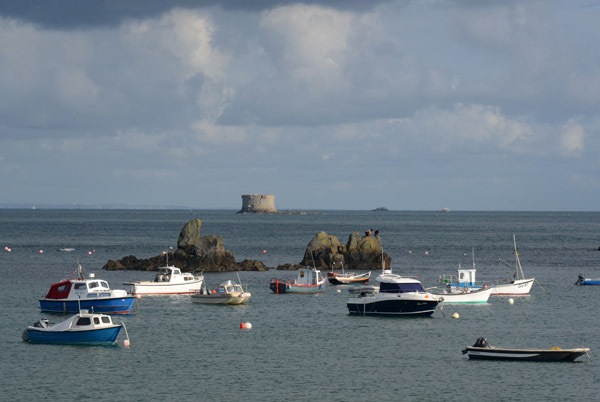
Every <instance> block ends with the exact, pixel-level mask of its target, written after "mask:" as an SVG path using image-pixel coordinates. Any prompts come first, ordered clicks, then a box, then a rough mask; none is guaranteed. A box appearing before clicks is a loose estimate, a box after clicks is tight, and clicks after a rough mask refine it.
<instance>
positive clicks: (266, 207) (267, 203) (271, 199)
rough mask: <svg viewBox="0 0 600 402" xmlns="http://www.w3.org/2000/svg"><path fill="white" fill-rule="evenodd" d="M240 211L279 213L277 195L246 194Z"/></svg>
mask: <svg viewBox="0 0 600 402" xmlns="http://www.w3.org/2000/svg"><path fill="white" fill-rule="evenodd" d="M239 212H240V213H258V214H261V213H263V214H264V213H267V214H268V213H277V209H275V195H273V194H244V195H242V209H241V210H240V211H239Z"/></svg>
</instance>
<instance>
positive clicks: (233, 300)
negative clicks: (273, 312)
mask: <svg viewBox="0 0 600 402" xmlns="http://www.w3.org/2000/svg"><path fill="white" fill-rule="evenodd" d="M250 296H251V294H250V293H244V294H242V295H219V294H208V295H202V294H193V295H192V296H191V297H192V302H194V303H200V304H230V305H239V304H245V303H246V302H247V301H248V300H249V299H250Z"/></svg>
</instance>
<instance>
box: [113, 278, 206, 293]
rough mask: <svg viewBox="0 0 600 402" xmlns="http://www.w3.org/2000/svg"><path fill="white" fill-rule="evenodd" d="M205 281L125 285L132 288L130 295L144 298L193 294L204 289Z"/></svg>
mask: <svg viewBox="0 0 600 402" xmlns="http://www.w3.org/2000/svg"><path fill="white" fill-rule="evenodd" d="M203 281H204V280H203V279H199V280H194V281H186V282H183V283H171V284H170V283H160V282H150V281H148V282H131V283H129V282H128V283H125V284H126V285H129V287H130V293H131V294H135V295H142V296H151V295H176V294H192V293H196V292H199V291H200V289H202V283H203Z"/></svg>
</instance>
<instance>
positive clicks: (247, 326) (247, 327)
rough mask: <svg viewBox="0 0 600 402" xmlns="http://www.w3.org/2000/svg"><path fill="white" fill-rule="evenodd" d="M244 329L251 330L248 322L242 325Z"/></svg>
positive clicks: (250, 324)
mask: <svg viewBox="0 0 600 402" xmlns="http://www.w3.org/2000/svg"><path fill="white" fill-rule="evenodd" d="M244 329H252V323H249V322H246V323H244Z"/></svg>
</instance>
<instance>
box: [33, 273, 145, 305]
mask: <svg viewBox="0 0 600 402" xmlns="http://www.w3.org/2000/svg"><path fill="white" fill-rule="evenodd" d="M78 271H79V279H69V278H67V279H65V280H62V281H60V282H58V283H54V284H52V286H50V290H49V291H48V293H47V294H46V297H45V298H43V299H40V308H41V309H42V311H48V312H54V313H78V312H79V310H80V309H86V310H89V311H91V312H94V313H109V314H129V313H130V312H131V307H132V306H133V302H134V301H135V297H134V296H132V295H128V294H127V292H126V291H125V290H118V289H111V288H110V286H109V285H108V282H106V281H104V280H101V279H96V278H95V277H94V274H90V275H89V277H88V278H87V279H86V278H84V276H83V273H82V272H81V265H78ZM71 275H72V274H71Z"/></svg>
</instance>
